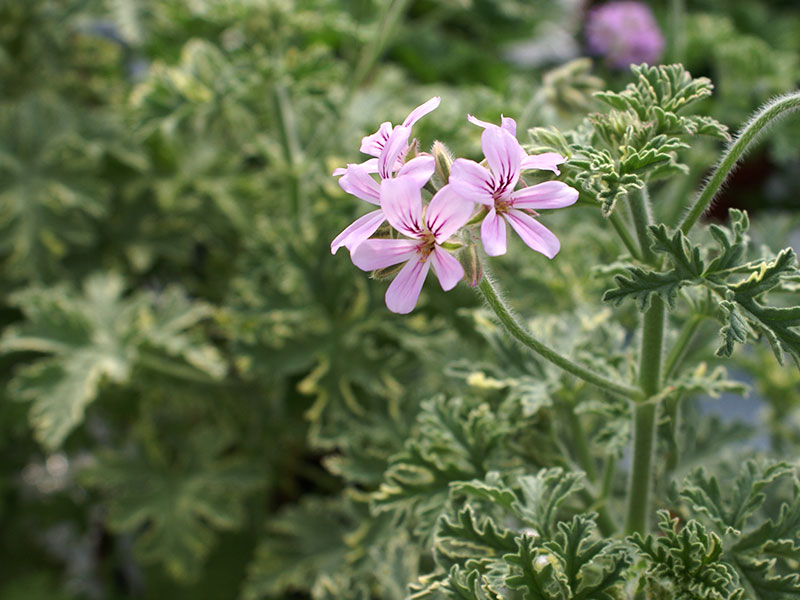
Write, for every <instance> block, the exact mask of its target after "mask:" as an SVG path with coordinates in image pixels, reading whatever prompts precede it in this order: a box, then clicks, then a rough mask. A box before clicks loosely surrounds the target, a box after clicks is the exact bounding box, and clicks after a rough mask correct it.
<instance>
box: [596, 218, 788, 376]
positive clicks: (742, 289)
mask: <svg viewBox="0 0 800 600" xmlns="http://www.w3.org/2000/svg"><path fill="white" fill-rule="evenodd" d="M748 227H749V220H748V218H747V214H746V213H743V212H741V211H738V210H735V209H732V210H731V227H730V229H726V228H723V227H721V226H719V225H712V226H711V228H710V232H711V236H712V238H713V239H714V242H715V243H716V246H717V248H716V249H715V250H710V251H708V253H707V254H708V255H707V256H706V257H705V258H704V257H703V252H702V249H701V246H700V245H692V244H691V243H690V242H689V240H688V239H687V238H686V236H685V235H684V234H683V233H682V232H681V231H680V230H676V231H675V232H674V233H673V234H672V235H671V236H670V234H669V233H668V232H667V229H666V227H665V226H664V225H658V226H652V227H651V228H650V234H651V236H652V239H653V246H652V248H653V250H654V251H655V252H657V253H660V254H664V255H666V256H667V257H669V260H670V263H671V264H672V269H670V270H669V271H662V270H656V269H653V268H644V267H640V266H635V265H628V266H626V273H625V274H624V275H623V274H619V275H616V276H615V277H614V281H615V283H616V285H617V287H616V288H613V289H611V290H608V291H606V293H605V295H604V296H603V299H604V300H606V301H609V302H614V303H616V304H619V303H621V302H622V301H623V300H625V299H627V298H630V299H632V300H635V301H636V303H637V305H638V306H639V309H640V310H642V311H644V310H646V309H647V308H648V307H649V306H650V299H651V297H652V295H653V294H657V295H658V296H659V297H661V298H662V299H663V300H664V301H665V302H666V303H667V305H668V306H669V307H670V308H671V309H674V308H675V306H676V299H677V295H678V291H679V290H680V289H681V288H682V287H684V286H705V287H706V288H708V290H709V291H711V292H713V293H715V294H716V295H717V296H718V298H719V301H718V302H717V312H718V315H719V317H720V320H721V321H722V323H723V327H722V329H721V331H720V333H721V335H722V338H723V344H722V346H720V347H719V348H718V349H717V355H718V356H730V355H731V354H732V353H733V349H734V347H735V344H736V343H740V344H743V343H745V342H746V341H747V339H748V337H750V336H763V337H764V338H766V339H767V341H768V342H769V345H770V347H771V348H772V351H773V353H774V354H775V357H776V358H777V359H778V362H780V363H781V364H783V355H784V352H785V353H787V354H789V355H790V356H791V357H792V359H794V361H795V363H797V364H798V365H800V334H798V332H797V331H796V330H795V327H797V325H798V324H800V320H799V319H800V307H772V306H767V305H765V304H764V303H763V295H764V294H766V293H767V292H770V291H773V290H778V289H781V288H782V286H783V285H784V280H789V279H790V278H791V277H794V276H795V275H796V274H797V260H796V257H795V253H794V250H792V249H791V248H786V249H785V250H782V251H781V252H779V253H778V254H777V255H775V256H773V257H763V258H760V259H757V260H755V261H750V262H745V258H746V256H747V245H748V236H747V229H748Z"/></svg>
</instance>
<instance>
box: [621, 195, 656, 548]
mask: <svg viewBox="0 0 800 600" xmlns="http://www.w3.org/2000/svg"><path fill="white" fill-rule="evenodd" d="M628 202H629V205H630V209H631V214H632V215H633V222H634V225H635V227H636V235H637V237H638V238H639V245H640V247H641V250H642V257H643V258H644V260H645V261H647V262H648V263H650V264H654V263H655V262H656V260H655V258H656V257H655V254H654V253H653V251H652V250H651V249H650V237H649V234H648V228H649V226H650V223H651V217H650V207H649V202H648V198H647V188H642V189H641V190H635V191H634V192H633V193H631V194H630V195H629V196H628ZM665 320H666V311H665V306H664V301H663V300H662V299H661V298H659V297H655V298H653V299H652V300H651V302H650V307H649V308H648V309H647V312H645V314H644V317H643V318H642V341H641V346H640V349H639V387H640V389H641V390H642V393H643V394H644V398H647V399H649V398H651V397H653V396H655V395H656V394H658V392H659V391H660V390H661V383H662V378H663V376H662V365H663V353H664V323H665ZM657 416H658V404H657V402H653V401H650V400H646V401H645V402H640V403H636V404H634V406H633V465H632V466H631V474H630V480H629V483H628V512H627V518H626V522H625V531H626V533H633V532H635V531H638V532H639V533H642V534H644V533H646V532H647V520H648V515H649V514H650V488H651V482H652V478H653V477H652V463H653V448H654V446H655V437H656V418H657Z"/></svg>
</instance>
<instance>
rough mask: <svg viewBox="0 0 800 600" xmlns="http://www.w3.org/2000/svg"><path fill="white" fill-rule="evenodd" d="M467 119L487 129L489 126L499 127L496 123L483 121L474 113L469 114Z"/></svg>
mask: <svg viewBox="0 0 800 600" xmlns="http://www.w3.org/2000/svg"><path fill="white" fill-rule="evenodd" d="M467 121H469V122H470V123H472V124H473V125H477V126H478V127H483V128H484V129H486V128H487V127H497V125H495V124H494V123H488V122H486V121H481V120H480V119H479V118H478V117H473V116H472V115H469V114H468V115H467Z"/></svg>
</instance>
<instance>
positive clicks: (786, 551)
mask: <svg viewBox="0 0 800 600" xmlns="http://www.w3.org/2000/svg"><path fill="white" fill-rule="evenodd" d="M793 492H794V493H793V494H792V496H793V498H794V500H793V502H792V503H791V504H788V503H784V504H782V505H781V511H780V515H779V516H778V518H777V519H776V520H774V521H772V520H768V521H766V522H764V523H763V524H762V525H761V526H760V527H758V528H757V529H755V530H753V531H751V532H749V533H747V534H744V535H742V536H741V537H740V538H739V540H738V541H737V542H736V544H735V545H734V546H733V548H732V551H733V552H734V553H741V552H749V551H753V550H758V551H760V552H763V553H768V554H781V555H784V556H786V557H787V558H790V559H792V560H794V561H797V560H798V559H800V484H798V482H797V480H795V482H794V486H793Z"/></svg>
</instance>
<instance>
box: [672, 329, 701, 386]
mask: <svg viewBox="0 0 800 600" xmlns="http://www.w3.org/2000/svg"><path fill="white" fill-rule="evenodd" d="M702 321H703V317H701V316H699V315H694V316H693V317H692V318H690V319H689V320H688V321H686V323H685V324H684V326H683V328H682V329H681V331H680V333H679V334H678V339H677V340H675V344H674V345H673V346H672V349H671V350H670V351H669V354H667V359H666V361H665V362H664V379H665V380H669V378H670V376H671V375H672V373H673V371H674V370H675V369H676V368H677V367H678V366H679V365H680V364H681V361H682V360H683V357H684V356H685V355H686V350H687V349H688V347H689V344H691V343H692V340H693V339H694V334H695V333H697V328H698V327H700V323H702Z"/></svg>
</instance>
